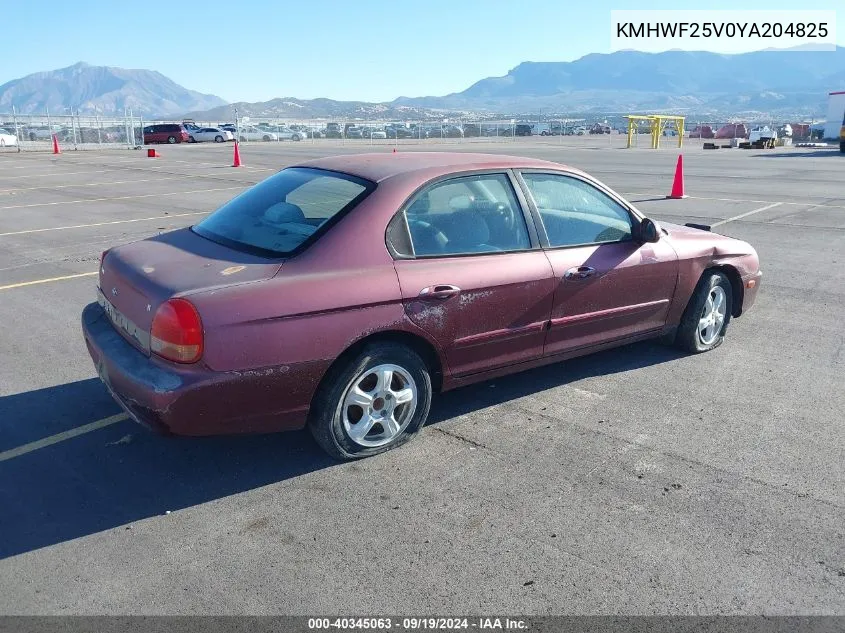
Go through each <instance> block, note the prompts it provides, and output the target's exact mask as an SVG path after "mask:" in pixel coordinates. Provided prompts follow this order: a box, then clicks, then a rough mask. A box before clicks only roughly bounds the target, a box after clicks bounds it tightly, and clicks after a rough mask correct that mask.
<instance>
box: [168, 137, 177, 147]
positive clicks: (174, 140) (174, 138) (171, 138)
mask: <svg viewBox="0 0 845 633" xmlns="http://www.w3.org/2000/svg"><path fill="white" fill-rule="evenodd" d="M167 142H168V143H170V144H171V145H173V144H174V143H175V142H176V137H175V136H168V137H167Z"/></svg>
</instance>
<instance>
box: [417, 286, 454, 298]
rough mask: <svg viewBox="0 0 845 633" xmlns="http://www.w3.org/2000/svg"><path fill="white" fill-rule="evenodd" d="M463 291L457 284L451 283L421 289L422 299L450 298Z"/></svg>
mask: <svg viewBox="0 0 845 633" xmlns="http://www.w3.org/2000/svg"><path fill="white" fill-rule="evenodd" d="M460 291H461V289H460V288H458V287H457V286H453V285H451V284H438V285H436V286H427V287H425V288H423V289H422V290H420V295H419V296H420V299H448V298H450V297H454V296H455V295H456V294H458V293H459V292H460Z"/></svg>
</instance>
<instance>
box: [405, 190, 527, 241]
mask: <svg viewBox="0 0 845 633" xmlns="http://www.w3.org/2000/svg"><path fill="white" fill-rule="evenodd" d="M397 219H398V220H401V219H404V220H405V222H407V227H408V234H409V235H410V241H411V244H410V245H408V246H409V247H410V248H411V249H412V251H413V252H409V253H403V252H401V250H400V249H399V248H396V247H395V246H394V248H396V250H397V251H399V252H400V254H403V255H413V256H417V257H431V256H449V255H469V254H478V253H496V252H503V251H517V250H524V249H528V248H530V247H531V240H530V239H529V237H528V229H527V227H526V225H525V216H524V215H523V213H522V208H521V207H520V205H519V203H518V202H517V200H516V195H515V194H514V191H513V188H512V186H511V183H510V180H508V177H507V176H506V175H505V174H481V175H475V176H466V177H462V178H454V179H451V180H446V181H443V182H439V183H437V184H434V185H432V186H431V187H429V188H428V189H425V190H423V191H422V192H420V193H419V194H417V195H416V196H415V197H414V199H413V200H412V201H411V203H410V205H408V207H407V208H406V209H405V211H404V217H403V216H401V215H400V216H397Z"/></svg>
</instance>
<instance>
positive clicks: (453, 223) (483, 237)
mask: <svg viewBox="0 0 845 633" xmlns="http://www.w3.org/2000/svg"><path fill="white" fill-rule="evenodd" d="M446 235H447V236H448V238H449V241H450V242H451V243H453V244H455V245H456V246H457V247H458V248H469V249H471V248H474V247H476V246H479V245H481V244H486V243H487V241H488V240H489V239H490V227H488V226H487V222H485V221H484V218H482V217H480V216H479V215H477V214H475V213H472V212H471V211H455V212H454V213H452V214H451V215H450V217H449V230H448V232H447V233H446Z"/></svg>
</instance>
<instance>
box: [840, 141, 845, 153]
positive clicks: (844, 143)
mask: <svg viewBox="0 0 845 633" xmlns="http://www.w3.org/2000/svg"><path fill="white" fill-rule="evenodd" d="M839 151H840V152H842V153H843V154H845V141H840V143H839Z"/></svg>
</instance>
